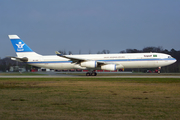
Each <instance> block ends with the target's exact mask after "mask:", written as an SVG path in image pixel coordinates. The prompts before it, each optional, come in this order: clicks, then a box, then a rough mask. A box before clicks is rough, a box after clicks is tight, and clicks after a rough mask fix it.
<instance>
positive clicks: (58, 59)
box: [9, 35, 176, 76]
mask: <svg viewBox="0 0 180 120" xmlns="http://www.w3.org/2000/svg"><path fill="white" fill-rule="evenodd" d="M9 39H10V40H11V43H12V45H13V47H14V49H15V52H16V55H17V56H16V57H14V56H9V57H11V59H12V60H15V61H19V62H24V63H27V64H29V65H32V66H37V67H43V68H49V69H55V70H63V69H86V70H88V71H89V72H87V73H86V76H96V75H97V73H96V72H95V71H94V70H109V71H114V70H117V69H126V68H157V67H158V68H159V69H160V68H161V67H163V66H167V65H170V64H173V63H175V62H176V59H175V58H173V57H171V56H170V55H168V54H164V53H122V54H120V53H118V54H81V55H62V54H61V53H59V52H58V51H56V52H55V53H56V55H46V56H43V55H40V54H38V53H36V52H34V51H33V50H32V49H31V48H30V47H29V46H28V45H27V44H25V43H24V42H23V41H22V40H21V39H20V38H19V37H18V36H17V35H9Z"/></svg>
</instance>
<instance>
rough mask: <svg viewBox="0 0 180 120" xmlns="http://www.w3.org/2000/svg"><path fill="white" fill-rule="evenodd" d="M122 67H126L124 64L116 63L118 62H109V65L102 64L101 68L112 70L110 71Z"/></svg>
mask: <svg viewBox="0 0 180 120" xmlns="http://www.w3.org/2000/svg"><path fill="white" fill-rule="evenodd" d="M121 68H124V67H123V66H122V65H120V64H119V65H116V64H107V65H102V66H101V69H102V70H110V71H114V70H117V69H121Z"/></svg>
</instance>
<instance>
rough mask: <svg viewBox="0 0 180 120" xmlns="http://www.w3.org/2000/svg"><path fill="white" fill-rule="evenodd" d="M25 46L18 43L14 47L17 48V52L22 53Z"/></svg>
mask: <svg viewBox="0 0 180 120" xmlns="http://www.w3.org/2000/svg"><path fill="white" fill-rule="evenodd" d="M24 45H25V44H22V42H19V43H18V44H16V46H17V47H18V48H17V51H24V49H23V46H24Z"/></svg>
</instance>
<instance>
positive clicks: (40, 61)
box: [27, 53, 176, 70]
mask: <svg viewBox="0 0 180 120" xmlns="http://www.w3.org/2000/svg"><path fill="white" fill-rule="evenodd" d="M66 56H73V57H76V58H82V59H89V60H93V61H102V62H108V63H109V64H111V63H112V64H120V65H122V66H123V68H156V67H162V66H167V65H170V64H172V63H174V62H176V59H175V58H172V57H171V56H170V55H167V54H163V53H126V54H125V53H123V54H92V55H91V54H86V55H66ZM27 63H28V64H30V65H33V66H38V67H43V68H50V69H58V70H60V69H88V68H86V67H81V66H80V65H79V64H76V63H73V62H72V61H71V60H70V59H67V58H63V57H59V56H41V55H40V56H29V57H28V62H27ZM95 69H100V68H99V67H97V68H95Z"/></svg>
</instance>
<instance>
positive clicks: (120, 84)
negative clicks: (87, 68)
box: [0, 78, 180, 120]
mask: <svg viewBox="0 0 180 120" xmlns="http://www.w3.org/2000/svg"><path fill="white" fill-rule="evenodd" d="M0 98H1V99H0V103H1V104H0V118H1V119H4V120H5V119H13V120H16V119H18V120H19V119H123V120H124V119H138V120H139V119H153V120H154V119H173V120H178V119H179V118H180V107H179V106H180V79H178V78H136V79H133V78H14V79H12V78H0Z"/></svg>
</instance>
